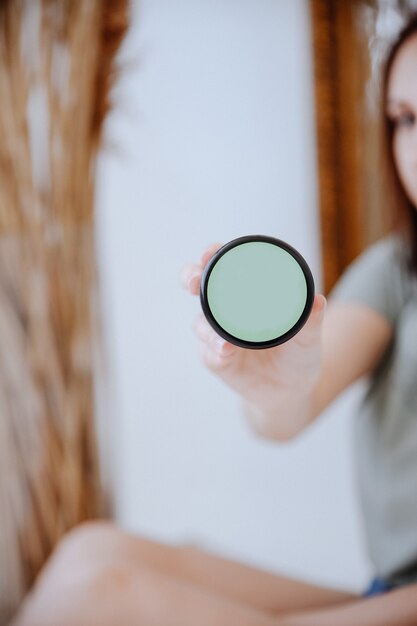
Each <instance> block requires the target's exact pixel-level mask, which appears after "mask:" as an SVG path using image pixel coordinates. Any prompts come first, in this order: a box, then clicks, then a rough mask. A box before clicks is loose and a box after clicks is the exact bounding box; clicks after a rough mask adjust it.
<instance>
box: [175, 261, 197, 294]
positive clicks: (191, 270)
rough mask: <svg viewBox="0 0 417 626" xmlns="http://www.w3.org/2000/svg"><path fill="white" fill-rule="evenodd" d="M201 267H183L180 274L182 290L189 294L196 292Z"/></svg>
mask: <svg viewBox="0 0 417 626" xmlns="http://www.w3.org/2000/svg"><path fill="white" fill-rule="evenodd" d="M201 271H202V270H201V265H197V264H196V263H189V264H188V265H185V266H184V267H183V268H182V270H181V272H180V282H181V285H182V286H183V287H184V289H187V291H191V293H196V291H197V292H198V289H199V287H200V280H201Z"/></svg>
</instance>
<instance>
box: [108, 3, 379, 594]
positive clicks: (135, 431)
mask: <svg viewBox="0 0 417 626" xmlns="http://www.w3.org/2000/svg"><path fill="white" fill-rule="evenodd" d="M126 44H127V45H126V47H125V49H124V54H123V59H124V62H125V63H126V67H125V69H124V76H123V80H122V81H121V82H120V84H119V88H118V89H117V91H116V98H115V100H116V107H117V108H116V110H115V111H114V113H113V114H112V116H111V117H110V119H109V124H108V127H107V138H108V141H109V143H111V144H113V148H112V149H111V150H108V151H107V152H106V153H104V154H103V157H102V160H101V164H100V170H99V174H100V188H99V196H98V202H97V210H98V217H99V220H98V227H99V228H98V233H99V244H100V255H101V265H102V275H103V305H104V307H105V313H106V330H107V338H108V346H109V353H110V369H111V375H112V383H111V389H110V391H111V393H112V394H113V395H112V402H111V405H110V411H109V412H110V413H111V420H112V437H111V438H112V450H111V449H110V450H109V451H108V452H107V453H108V454H115V455H116V456H115V458H116V484H117V500H116V502H117V512H118V517H119V520H120V522H121V524H122V525H123V526H124V527H125V528H127V529H130V530H135V531H137V532H140V533H145V534H147V535H150V536H153V537H156V538H159V539H161V540H165V541H195V542H198V543H200V544H202V545H204V546H205V547H207V548H209V549H212V550H216V551H218V552H221V553H222V554H226V555H228V556H229V557H230V558H236V559H240V560H244V561H246V562H250V563H253V564H256V565H258V566H261V567H265V568H269V569H271V570H274V571H277V572H284V573H285V572H287V573H289V574H291V575H295V576H297V577H300V578H303V579H307V580H313V581H315V582H319V583H322V584H327V585H331V586H336V587H341V588H349V589H355V590H360V589H361V588H362V587H363V586H364V585H365V582H366V581H367V578H368V576H369V564H368V562H367V560H366V558H365V555H364V551H363V545H362V539H361V525H360V518H358V511H357V508H356V500H355V491H354V485H353V483H352V481H353V478H352V468H351V458H350V447H349V446H350V436H351V419H352V414H353V411H354V402H355V399H356V397H357V394H358V393H359V392H357V391H356V390H355V389H352V390H348V391H347V392H346V394H345V395H344V396H343V397H341V398H340V399H338V400H337V402H336V403H335V404H334V405H333V406H332V407H330V408H329V409H328V411H327V412H326V413H325V414H324V415H323V416H322V418H321V420H320V421H319V422H317V423H316V424H314V425H313V427H312V428H311V429H309V430H308V431H305V432H304V433H303V435H302V436H301V437H300V438H299V439H297V440H296V441H294V442H291V443H289V444H277V443H271V442H267V441H263V440H261V439H258V438H256V437H255V435H253V434H252V433H251V432H250V431H249V429H248V427H247V426H246V424H245V422H244V421H243V418H242V416H241V415H240V413H239V402H238V398H237V396H236V395H235V394H234V392H232V391H231V390H229V389H228V388H226V386H225V385H223V384H222V383H221V382H220V381H219V380H217V378H216V377H215V376H214V375H213V374H211V373H210V372H209V371H208V370H206V369H205V367H204V366H203V365H202V363H201V362H200V360H199V357H198V345H197V339H196V337H195V336H194V334H193V331H192V328H191V326H192V322H193V320H194V318H195V317H196V316H197V315H198V313H199V311H200V305H199V301H198V299H197V298H196V297H193V296H190V295H189V294H188V293H186V292H185V291H184V290H183V289H182V288H181V286H180V284H179V273H180V270H181V268H182V266H183V265H184V264H185V263H187V262H193V261H198V260H199V258H200V255H201V253H202V251H203V250H204V248H205V247H206V246H207V245H208V244H210V243H212V242H214V241H220V242H226V241H228V240H229V239H232V238H234V237H237V236H240V235H243V234H250V233H264V234H271V235H275V236H277V237H280V238H282V239H284V240H286V241H288V242H290V243H291V244H292V245H294V246H295V247H296V248H297V249H299V250H300V252H301V253H302V254H303V255H304V256H305V258H306V259H307V261H308V263H309V264H310V267H311V269H312V271H313V275H314V277H315V280H316V286H317V290H319V291H320V290H321V258H320V240H319V228H318V201H317V183H316V160H315V159H316V156H315V142H314V141H315V140H314V108H313V92H312V59H311V53H310V31H309V14H308V2H307V0H291V2H290V1H287V0H239V2H238V1H237V0H236V1H233V0H227V1H224V0H215V1H209V0H181V1H180V0H177V2H169V1H168V0H165V1H164V0H143V1H142V2H141V3H140V5H139V4H136V5H135V14H134V25H133V28H132V30H131V33H130V35H129V38H128V41H127V42H126ZM132 61H133V64H132Z"/></svg>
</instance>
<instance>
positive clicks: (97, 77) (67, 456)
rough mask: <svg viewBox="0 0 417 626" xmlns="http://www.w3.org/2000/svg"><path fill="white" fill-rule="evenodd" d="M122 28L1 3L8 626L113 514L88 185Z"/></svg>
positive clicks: (66, 2) (88, 3)
mask: <svg viewBox="0 0 417 626" xmlns="http://www.w3.org/2000/svg"><path fill="white" fill-rule="evenodd" d="M128 17H129V16H128V2H127V0H113V1H112V0H83V1H82V2H74V1H73V0H9V1H3V2H1V3H0V93H1V108H0V136H1V141H0V567H1V572H0V624H4V623H6V622H7V621H8V620H9V619H10V617H11V616H12V615H13V613H14V612H15V610H16V608H17V607H18V605H19V603H20V602H21V600H22V598H23V596H24V595H25V593H26V592H27V590H28V588H29V587H30V586H31V584H32V583H33V581H34V579H35V577H36V575H37V573H38V572H39V570H40V568H41V567H42V565H43V564H44V562H45V560H46V559H47V558H48V556H49V554H50V552H51V551H52V549H53V548H54V546H55V544H56V543H57V541H58V540H59V539H60V537H61V536H62V535H63V534H64V533H65V532H66V531H67V530H68V529H70V528H71V527H73V526H74V525H76V524H77V523H79V522H81V521H82V520H86V519H89V518H95V517H100V516H103V515H107V514H108V508H107V506H106V501H105V498H104V493H103V488H102V481H101V474H100V467H99V465H100V464H99V457H98V446H97V437H96V425H95V419H94V384H93V383H94V378H93V361H94V357H93V353H94V349H93V348H94V337H95V336H97V337H99V336H100V333H99V329H100V318H99V307H98V298H97V294H98V273H97V270H96V261H95V242H94V228H93V226H94V215H93V213H94V181H95V164H96V157H97V152H98V149H99V146H100V139H101V131H102V123H103V120H104V118H105V115H106V113H107V111H108V109H109V98H108V94H109V90H110V87H111V85H112V83H113V81H114V78H115V76H116V72H115V65H114V56H115V53H116V51H117V49H118V47H119V45H120V43H121V41H122V39H123V36H124V34H125V32H126V30H127V27H128ZM34 119H36V124H34V123H33V120H34Z"/></svg>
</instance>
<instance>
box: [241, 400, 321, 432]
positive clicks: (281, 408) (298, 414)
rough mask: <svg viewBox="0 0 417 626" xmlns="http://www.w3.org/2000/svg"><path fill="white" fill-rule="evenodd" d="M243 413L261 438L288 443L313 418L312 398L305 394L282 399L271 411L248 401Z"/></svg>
mask: <svg viewBox="0 0 417 626" xmlns="http://www.w3.org/2000/svg"><path fill="white" fill-rule="evenodd" d="M242 406H243V413H244V416H245V418H246V420H247V422H248V424H249V426H250V427H251V429H252V430H253V431H254V432H256V433H257V434H258V435H260V436H261V437H264V438H266V439H272V440H275V441H288V440H291V439H293V438H294V437H296V436H297V435H298V434H299V433H300V432H301V431H302V430H303V429H304V428H305V427H306V426H307V425H308V424H309V423H310V422H311V420H312V418H313V402H312V398H311V397H310V396H309V395H308V394H306V393H305V392H302V393H299V394H294V395H293V396H292V397H288V398H282V400H281V401H280V402H279V405H278V406H277V407H276V408H274V409H271V410H266V409H261V408H259V407H257V406H255V405H253V404H250V403H249V402H247V401H244V402H243V405H242Z"/></svg>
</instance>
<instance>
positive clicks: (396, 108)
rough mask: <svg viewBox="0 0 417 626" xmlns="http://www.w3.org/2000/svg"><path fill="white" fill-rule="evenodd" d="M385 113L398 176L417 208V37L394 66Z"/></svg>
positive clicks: (402, 50) (406, 44) (404, 47)
mask: <svg viewBox="0 0 417 626" xmlns="http://www.w3.org/2000/svg"><path fill="white" fill-rule="evenodd" d="M386 113H387V115H388V117H389V118H390V119H391V120H392V121H393V124H394V135H393V146H392V147H393V153H394V159H395V163H396V166H397V171H398V175H399V178H400V180H401V182H402V184H403V187H404V190H405V192H406V194H407V196H408V198H409V199H410V200H411V202H412V203H413V204H414V206H415V207H416V208H417V122H416V117H417V33H416V34H414V35H412V36H411V37H409V38H408V39H407V40H406V41H405V42H404V43H403V44H402V45H401V46H400V48H399V50H398V52H397V54H396V56H395V59H394V62H393V64H392V66H391V71H390V75H389V79H388V85H387V101H386Z"/></svg>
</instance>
